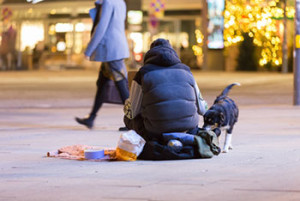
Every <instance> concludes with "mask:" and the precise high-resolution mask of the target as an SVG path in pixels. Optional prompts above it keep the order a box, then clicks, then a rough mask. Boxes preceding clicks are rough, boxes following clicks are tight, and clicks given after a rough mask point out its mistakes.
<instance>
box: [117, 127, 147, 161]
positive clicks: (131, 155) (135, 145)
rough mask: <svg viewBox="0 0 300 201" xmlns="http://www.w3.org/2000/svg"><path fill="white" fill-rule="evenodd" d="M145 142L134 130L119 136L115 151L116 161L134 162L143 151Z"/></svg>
mask: <svg viewBox="0 0 300 201" xmlns="http://www.w3.org/2000/svg"><path fill="white" fill-rule="evenodd" d="M145 143H146V141H145V140H144V138H142V137H141V136H140V135H139V134H137V133H136V132H135V131H134V130H130V131H128V132H126V133H123V134H121V136H120V139H119V142H118V146H117V149H116V157H117V159H118V160H123V161H135V160H136V159H137V157H138V156H139V155H140V153H141V152H142V151H143V148H144V145H145Z"/></svg>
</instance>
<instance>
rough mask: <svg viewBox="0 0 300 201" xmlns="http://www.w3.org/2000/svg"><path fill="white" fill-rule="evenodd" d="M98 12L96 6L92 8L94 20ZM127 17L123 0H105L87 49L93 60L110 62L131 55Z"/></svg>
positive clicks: (91, 14)
mask: <svg viewBox="0 0 300 201" xmlns="http://www.w3.org/2000/svg"><path fill="white" fill-rule="evenodd" d="M96 13H97V9H96V8H93V9H91V10H90V16H91V18H92V19H93V21H94V22H95V19H96V17H97V16H96ZM125 19H126V4H125V2H124V1H123V0H103V4H102V10H101V16H100V21H99V22H98V24H97V25H96V27H95V30H94V32H93V34H92V36H91V40H90V42H89V44H88V46H87V48H86V51H85V55H86V56H89V57H90V60H91V61H101V62H108V61H115V60H119V59H124V58H128V57H129V50H128V43H127V39H126V35H125Z"/></svg>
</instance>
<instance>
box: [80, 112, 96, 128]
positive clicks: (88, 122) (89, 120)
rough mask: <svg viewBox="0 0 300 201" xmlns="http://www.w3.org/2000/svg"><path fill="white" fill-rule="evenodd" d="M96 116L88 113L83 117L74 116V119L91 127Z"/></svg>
mask: <svg viewBox="0 0 300 201" xmlns="http://www.w3.org/2000/svg"><path fill="white" fill-rule="evenodd" d="M95 118H96V115H89V116H88V117H85V118H78V117H75V120H76V121H77V122H78V123H79V124H82V125H85V126H86V127H88V128H89V129H92V128H93V126H94V120H95Z"/></svg>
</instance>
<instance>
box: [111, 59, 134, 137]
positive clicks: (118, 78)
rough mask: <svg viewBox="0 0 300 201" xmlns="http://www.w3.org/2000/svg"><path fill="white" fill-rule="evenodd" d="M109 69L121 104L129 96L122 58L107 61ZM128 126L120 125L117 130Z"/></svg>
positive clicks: (125, 70) (123, 129)
mask: <svg viewBox="0 0 300 201" xmlns="http://www.w3.org/2000/svg"><path fill="white" fill-rule="evenodd" d="M108 65H109V67H110V68H109V69H110V70H111V74H112V76H113V79H114V82H115V85H116V87H117V89H118V91H119V94H120V97H121V99H122V102H123V104H124V103H125V100H126V99H127V98H129V89H128V81H127V69H126V66H125V63H124V60H123V59H121V60H117V61H112V62H109V63H108ZM127 130H128V128H127V127H126V126H125V127H120V128H119V131H127Z"/></svg>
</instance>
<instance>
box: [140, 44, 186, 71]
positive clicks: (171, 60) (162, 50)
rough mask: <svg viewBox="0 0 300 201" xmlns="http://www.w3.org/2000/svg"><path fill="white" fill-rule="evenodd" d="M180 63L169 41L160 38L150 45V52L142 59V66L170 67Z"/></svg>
mask: <svg viewBox="0 0 300 201" xmlns="http://www.w3.org/2000/svg"><path fill="white" fill-rule="evenodd" d="M180 62H181V61H180V59H179V58H178V55H177V53H176V51H175V50H174V49H173V48H172V46H171V45H170V43H169V41H168V40H165V39H162V38H159V39H157V40H155V41H154V42H153V43H152V44H151V46H150V50H149V51H148V52H147V53H146V54H145V57H144V64H154V65H158V66H172V65H175V64H177V63H180Z"/></svg>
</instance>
